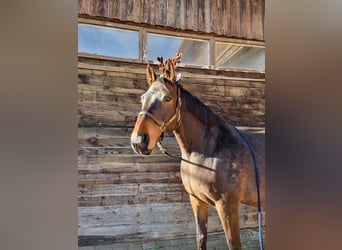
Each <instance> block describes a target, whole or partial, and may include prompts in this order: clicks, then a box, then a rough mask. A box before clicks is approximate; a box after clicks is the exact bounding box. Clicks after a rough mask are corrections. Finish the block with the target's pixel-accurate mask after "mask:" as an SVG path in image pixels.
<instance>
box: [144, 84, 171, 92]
mask: <svg viewBox="0 0 342 250" xmlns="http://www.w3.org/2000/svg"><path fill="white" fill-rule="evenodd" d="M168 91H169V89H168V88H167V87H166V85H165V83H162V82H160V81H155V82H154V83H152V84H151V86H150V87H149V89H148V90H147V92H150V93H165V92H168Z"/></svg>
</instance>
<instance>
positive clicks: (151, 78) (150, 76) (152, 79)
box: [146, 64, 157, 85]
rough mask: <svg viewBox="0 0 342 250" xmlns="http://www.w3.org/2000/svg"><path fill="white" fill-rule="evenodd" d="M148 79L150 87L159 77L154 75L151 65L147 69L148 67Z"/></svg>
mask: <svg viewBox="0 0 342 250" xmlns="http://www.w3.org/2000/svg"><path fill="white" fill-rule="evenodd" d="M146 78H147V83H148V85H151V84H152V83H154V82H155V81H156V79H157V76H156V74H155V73H154V70H153V68H152V66H151V65H150V64H147V67H146Z"/></svg>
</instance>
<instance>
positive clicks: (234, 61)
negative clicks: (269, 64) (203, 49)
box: [215, 42, 265, 71]
mask: <svg viewBox="0 0 342 250" xmlns="http://www.w3.org/2000/svg"><path fill="white" fill-rule="evenodd" d="M215 65H216V66H217V67H218V68H234V69H247V70H257V71H265V48H263V47H255V46H248V45H241V44H233V43H224V42H216V43H215Z"/></svg>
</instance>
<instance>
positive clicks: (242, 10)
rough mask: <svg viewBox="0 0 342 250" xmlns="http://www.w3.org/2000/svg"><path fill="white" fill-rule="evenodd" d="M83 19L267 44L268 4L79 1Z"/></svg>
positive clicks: (253, 0)
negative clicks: (266, 21)
mask: <svg viewBox="0 0 342 250" xmlns="http://www.w3.org/2000/svg"><path fill="white" fill-rule="evenodd" d="M78 3H79V4H78V6H79V8H78V13H79V14H80V15H81V16H91V17H102V18H109V19H115V20H119V21H122V22H127V21H129V22H134V23H137V24H141V23H143V24H149V25H157V26H162V27H168V28H177V29H181V30H190V31H199V32H203V33H212V34H216V35H222V36H226V37H233V38H239V39H249V40H258V41H264V12H265V11H264V10H265V0H210V1H205V0H141V1H140V0H79V2H78Z"/></svg>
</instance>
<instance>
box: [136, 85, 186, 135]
mask: <svg viewBox="0 0 342 250" xmlns="http://www.w3.org/2000/svg"><path fill="white" fill-rule="evenodd" d="M175 84H176V88H177V91H176V92H177V99H176V108H175V112H174V113H173V115H172V116H171V117H170V118H169V119H168V120H167V121H162V120H160V119H158V118H157V117H155V116H154V115H153V114H151V113H150V112H148V111H140V112H139V114H138V116H140V115H143V116H146V117H148V118H149V119H151V120H152V121H153V122H154V123H155V124H156V125H157V126H159V128H160V131H161V132H162V134H163V133H164V132H165V131H166V129H167V127H168V126H169V125H170V124H171V123H173V122H174V120H176V119H177V124H178V125H179V124H180V119H181V115H180V109H181V106H182V100H181V97H180V86H179V85H180V83H179V81H176V82H175Z"/></svg>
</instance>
